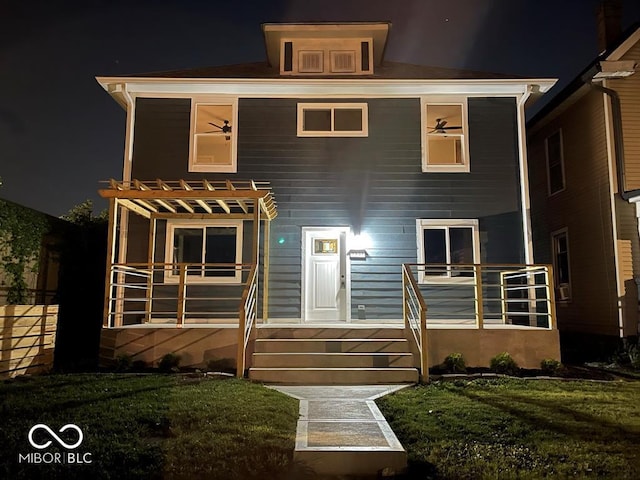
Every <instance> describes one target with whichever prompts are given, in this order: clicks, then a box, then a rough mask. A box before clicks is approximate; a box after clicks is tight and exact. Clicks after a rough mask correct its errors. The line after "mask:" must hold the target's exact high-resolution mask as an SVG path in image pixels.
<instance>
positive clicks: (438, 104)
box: [421, 97, 469, 172]
mask: <svg viewBox="0 0 640 480" xmlns="http://www.w3.org/2000/svg"><path fill="white" fill-rule="evenodd" d="M421 108H422V171H423V172H468V171H469V138H468V137H469V136H468V120H467V100H466V98H435V97H434V98H431V97H429V98H422V99H421Z"/></svg>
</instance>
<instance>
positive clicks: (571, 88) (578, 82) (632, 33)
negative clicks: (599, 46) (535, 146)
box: [527, 22, 640, 129]
mask: <svg viewBox="0 0 640 480" xmlns="http://www.w3.org/2000/svg"><path fill="white" fill-rule="evenodd" d="M635 37H637V38H635ZM637 41H640V22H636V23H634V24H633V25H632V26H631V27H629V28H628V29H627V30H626V31H625V32H624V33H623V34H622V35H621V36H620V39H619V40H618V41H617V42H615V43H614V44H613V45H611V46H610V47H609V48H608V49H607V50H605V51H604V52H601V53H600V54H599V55H598V56H596V57H595V58H594V59H593V60H592V61H591V62H590V63H589V64H588V65H587V66H586V67H585V68H584V69H583V70H582V71H581V72H580V73H579V74H578V75H577V76H576V77H575V78H574V79H573V80H571V82H569V84H568V85H566V86H565V87H564V88H563V89H562V90H560V91H558V92H557V93H556V94H555V96H552V97H551V100H549V102H548V103H547V104H546V105H545V106H544V107H542V108H541V109H540V111H539V112H538V113H536V114H535V115H534V116H533V117H532V118H531V119H530V120H529V121H528V122H527V129H530V128H532V127H533V126H534V125H537V124H538V123H540V122H541V121H542V120H543V119H544V118H546V117H547V115H549V114H550V113H551V112H553V111H554V110H555V109H556V108H558V107H559V106H560V105H561V104H563V103H564V102H565V101H566V100H568V99H569V97H571V96H572V95H574V94H575V93H577V92H578V90H580V88H581V87H583V86H585V85H586V82H585V80H584V77H585V75H587V74H588V73H589V72H590V71H592V70H593V69H594V68H596V67H597V65H598V63H599V62H601V61H603V60H607V59H610V58H611V59H616V60H617V59H618V58H620V57H621V56H622V55H624V53H625V52H626V51H627V50H629V48H631V46H633V44H635V43H636V42H637Z"/></svg>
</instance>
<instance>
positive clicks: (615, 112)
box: [582, 61, 638, 200]
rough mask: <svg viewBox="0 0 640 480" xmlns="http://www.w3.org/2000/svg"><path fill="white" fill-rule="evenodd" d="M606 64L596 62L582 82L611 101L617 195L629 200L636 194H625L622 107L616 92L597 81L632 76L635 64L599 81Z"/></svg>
mask: <svg viewBox="0 0 640 480" xmlns="http://www.w3.org/2000/svg"><path fill="white" fill-rule="evenodd" d="M605 63H607V62H606V61H603V62H597V63H596V64H595V65H594V66H593V67H592V68H591V69H589V71H587V73H585V74H584V76H583V77H582V80H583V81H584V82H585V83H586V84H587V85H588V86H589V87H591V88H592V89H594V90H596V91H598V92H600V93H604V94H605V95H607V96H608V97H609V99H610V100H611V113H612V117H613V119H612V126H613V144H614V156H615V163H616V170H617V175H616V177H617V180H618V193H619V194H620V196H621V197H622V199H623V200H629V199H630V198H631V197H634V196H637V195H638V192H637V190H636V191H633V192H627V191H625V187H626V174H625V168H624V167H625V161H624V138H623V129H622V107H621V106H620V96H619V95H618V92H616V91H615V90H613V89H611V88H608V87H605V86H603V85H602V84H600V83H595V82H594V80H595V81H596V82H598V81H599V80H605V79H607V78H623V77H626V76H629V75H633V73H635V67H636V66H635V64H633V62H630V63H631V64H632V66H631V67H630V69H629V70H627V71H625V72H624V74H623V75H620V74H619V72H616V74H615V75H611V76H607V75H606V74H605V75H601V76H600V78H599V79H596V78H595V77H596V75H598V74H600V73H601V72H603V64H605ZM603 73H604V72H603Z"/></svg>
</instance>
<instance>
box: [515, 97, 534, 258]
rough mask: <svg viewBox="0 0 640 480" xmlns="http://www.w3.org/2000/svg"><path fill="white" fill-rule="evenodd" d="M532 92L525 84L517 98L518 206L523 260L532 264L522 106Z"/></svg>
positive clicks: (525, 141)
mask: <svg viewBox="0 0 640 480" xmlns="http://www.w3.org/2000/svg"><path fill="white" fill-rule="evenodd" d="M533 92H534V86H533V85H527V87H526V88H525V91H524V92H523V93H522V96H521V97H520V99H519V100H518V112H517V115H518V116H517V122H518V149H519V155H518V156H519V161H520V208H521V209H522V233H523V236H524V238H523V240H524V245H523V246H524V260H525V263H527V264H533V262H534V257H533V237H532V234H531V203H530V199H529V167H528V162H527V134H526V129H525V124H526V119H525V112H524V107H525V104H526V103H527V100H528V99H529V97H530V96H531V94H532V93H533Z"/></svg>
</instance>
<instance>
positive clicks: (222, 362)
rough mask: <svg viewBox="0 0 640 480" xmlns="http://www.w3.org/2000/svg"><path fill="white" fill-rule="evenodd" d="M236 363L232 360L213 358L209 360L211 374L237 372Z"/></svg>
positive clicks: (208, 365)
mask: <svg viewBox="0 0 640 480" xmlns="http://www.w3.org/2000/svg"><path fill="white" fill-rule="evenodd" d="M235 368H236V366H235V363H234V361H233V359H232V358H215V357H214V358H211V359H209V360H207V371H209V372H232V371H233V372H235Z"/></svg>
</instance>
